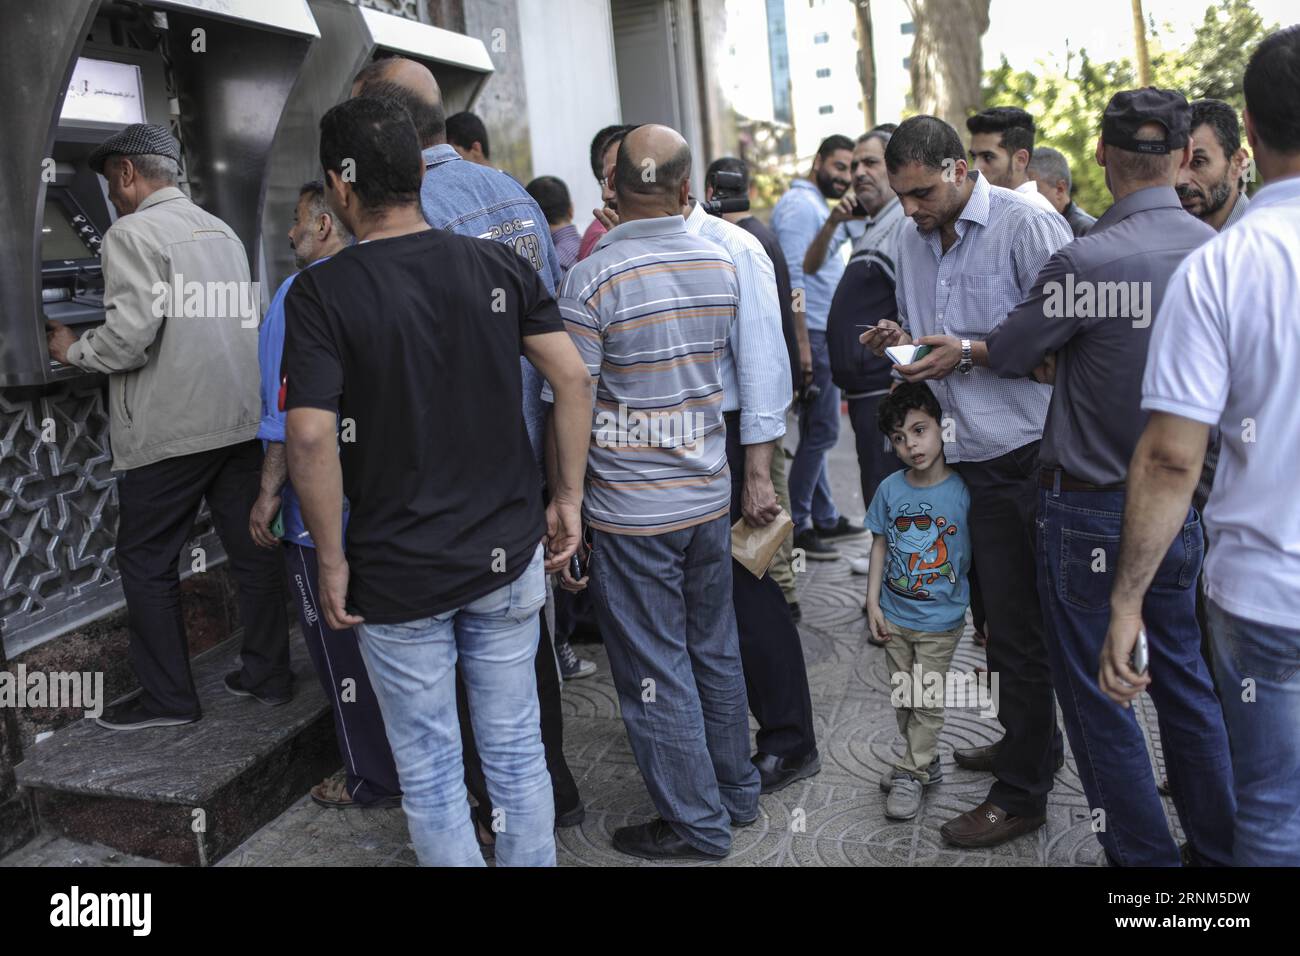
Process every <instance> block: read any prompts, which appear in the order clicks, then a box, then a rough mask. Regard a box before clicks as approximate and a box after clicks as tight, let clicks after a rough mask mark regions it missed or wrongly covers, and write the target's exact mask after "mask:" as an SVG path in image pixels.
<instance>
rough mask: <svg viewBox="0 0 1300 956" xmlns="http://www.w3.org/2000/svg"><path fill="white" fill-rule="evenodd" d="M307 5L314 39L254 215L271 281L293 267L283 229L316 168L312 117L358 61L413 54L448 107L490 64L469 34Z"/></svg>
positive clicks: (348, 85)
mask: <svg viewBox="0 0 1300 956" xmlns="http://www.w3.org/2000/svg"><path fill="white" fill-rule="evenodd" d="M309 5H310V7H311V12H312V14H313V16H314V17H315V20H316V23H317V25H318V27H319V28H320V35H321V39H320V42H319V43H317V44H315V46H313V48H312V50H311V52H310V53H309V54H308V56H307V60H306V62H305V63H304V64H303V69H302V74H301V76H300V78H299V80H298V83H297V85H296V86H295V87H294V89H293V93H292V94H291V95H290V97H289V102H288V105H287V106H286V107H285V110H284V117H283V119H282V120H281V121H280V129H279V130H278V131H277V133H276V136H275V146H274V149H273V152H272V156H271V167H270V177H269V182H268V187H267V197H266V207H265V210H264V212H263V219H262V228H263V235H264V236H265V237H266V243H267V244H266V246H264V247H263V250H262V252H263V255H264V256H265V262H266V278H267V280H268V282H274V283H279V282H282V281H283V280H284V279H286V278H288V276H290V275H291V274H292V273H293V272H294V263H293V251H292V250H291V249H290V248H289V243H288V239H287V238H286V233H287V232H288V230H289V226H290V225H292V223H293V215H294V208H295V206H296V205H297V203H298V190H299V187H301V186H302V184H303V183H305V182H308V181H310V180H313V179H319V178H320V175H321V170H320V118H321V117H322V116H324V115H325V113H326V112H327V111H328V110H329V108H330V107H332V106H334V105H335V104H337V103H340V102H342V101H343V100H344V99H346V98H347V96H348V94H349V93H350V92H351V89H352V80H353V78H354V77H355V76H356V75H357V73H358V72H360V70H361V68H362V67H363V66H365V65H366V64H367V63H369V62H370V61H371V60H374V59H377V58H379V57H383V56H391V55H394V54H397V55H400V56H405V57H409V58H410V59H412V60H418V61H420V62H421V63H423V64H424V65H425V66H427V67H428V68H429V69H430V71H432V73H433V75H434V76H435V77H436V78H437V80H438V85H439V86H440V87H441V88H442V98H443V103H444V105H445V106H446V109H447V114H448V115H451V114H452V113H457V112H459V111H461V110H465V109H469V108H470V107H471V106H472V105H473V103H474V101H475V99H477V98H478V95H479V92H480V91H481V90H482V88H483V84H484V83H486V82H487V79H488V77H489V76H491V75H492V73H493V70H494V67H493V65H492V58H491V57H490V56H488V52H487V48H486V47H485V46H484V45H483V42H482V41H481V40H478V39H475V38H474V37H469V36H465V35H464V34H461V33H454V32H452V31H451V30H443V29H440V28H438V27H434V26H429V25H428V24H425V23H418V22H416V21H414V20H407V19H405V18H403V17H398V16H393V15H392V14H388V13H381V12H379V11H378V10H371V9H370V8H368V7H358V6H355V5H353V4H351V3H348V2H347V0H309Z"/></svg>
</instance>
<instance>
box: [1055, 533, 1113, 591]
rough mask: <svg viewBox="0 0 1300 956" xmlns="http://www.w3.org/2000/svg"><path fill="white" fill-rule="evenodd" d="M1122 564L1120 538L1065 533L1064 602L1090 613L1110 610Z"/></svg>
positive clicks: (1061, 587)
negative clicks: (1116, 573)
mask: <svg viewBox="0 0 1300 956" xmlns="http://www.w3.org/2000/svg"><path fill="white" fill-rule="evenodd" d="M1118 563H1119V535H1117V534H1116V535H1110V534H1094V533H1091V532H1087V531H1070V530H1068V529H1066V530H1063V531H1062V532H1061V584H1060V588H1059V592H1060V596H1061V600H1063V601H1066V602H1067V603H1069V604H1073V605H1074V606H1075V607H1079V608H1084V609H1086V610H1089V611H1102V610H1105V609H1106V608H1108V607H1109V606H1110V588H1111V583H1112V582H1113V581H1114V576H1113V575H1114V571H1115V566H1116V565H1117V564H1118Z"/></svg>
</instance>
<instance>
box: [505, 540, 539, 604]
mask: <svg viewBox="0 0 1300 956" xmlns="http://www.w3.org/2000/svg"><path fill="white" fill-rule="evenodd" d="M543 565H544V561H543V557H542V546H541V545H540V544H539V545H538V546H537V550H536V551H534V552H533V556H532V558H531V559H530V560H529V562H528V567H527V568H525V569H524V573H523V574H521V575H519V577H517V578H515V580H514V582H513V583H512V584H511V585H510V616H511V617H513V618H516V619H517V620H524V619H526V618H528V617H529V616H530V615H532V614H535V613H537V611H538V609H540V608H541V606H542V605H543V604H545V603H546V571H545V569H544V567H543Z"/></svg>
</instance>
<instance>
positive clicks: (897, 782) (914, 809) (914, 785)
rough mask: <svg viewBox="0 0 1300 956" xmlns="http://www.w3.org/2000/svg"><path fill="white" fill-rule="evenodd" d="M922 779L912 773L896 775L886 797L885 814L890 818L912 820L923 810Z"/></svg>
mask: <svg viewBox="0 0 1300 956" xmlns="http://www.w3.org/2000/svg"><path fill="white" fill-rule="evenodd" d="M921 790H922V787H921V781H920V780H917V779H916V778H915V777H913V776H912V775H911V774H910V773H898V774H895V775H894V783H893V786H891V787H890V788H889V796H888V797H886V798H885V816H886V817H888V818H889V819H890V820H911V819H912V818H913V817H915V816H916V815H917V814H918V813H920V812H921Z"/></svg>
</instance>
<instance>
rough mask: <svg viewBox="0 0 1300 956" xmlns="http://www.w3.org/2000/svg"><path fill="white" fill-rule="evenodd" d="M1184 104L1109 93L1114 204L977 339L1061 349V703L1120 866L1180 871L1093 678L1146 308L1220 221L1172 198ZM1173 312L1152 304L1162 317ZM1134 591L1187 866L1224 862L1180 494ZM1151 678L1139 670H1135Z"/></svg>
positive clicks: (1056, 581) (1222, 806)
mask: <svg viewBox="0 0 1300 956" xmlns="http://www.w3.org/2000/svg"><path fill="white" fill-rule="evenodd" d="M1190 124H1191V108H1190V107H1189V106H1188V103H1187V100H1186V99H1184V97H1183V96H1182V94H1181V93H1175V92H1172V91H1170V90H1159V89H1154V88H1151V87H1147V88H1146V89H1141V90H1126V91H1124V92H1121V93H1117V94H1115V96H1114V97H1113V98H1112V99H1111V101H1110V104H1109V105H1108V106H1107V107H1106V111H1105V114H1104V115H1103V117H1102V131H1101V138H1100V140H1099V141H1098V142H1097V154H1096V155H1097V163H1098V165H1100V166H1103V167H1104V168H1105V170H1106V186H1107V188H1108V189H1109V190H1110V192H1111V195H1112V196H1114V198H1115V204H1114V205H1113V206H1111V207H1110V209H1109V210H1107V212H1106V214H1105V215H1104V216H1102V217H1101V218H1100V219H1098V220H1097V222H1096V224H1095V225H1094V226H1093V227H1092V228H1091V229H1090V230H1089V232H1088V234H1087V235H1086V236H1084V237H1083V238H1080V239H1076V240H1075V241H1074V242H1072V243H1070V244H1069V245H1067V246H1065V247H1063V248H1061V249H1059V250H1057V252H1056V254H1055V255H1054V256H1052V258H1051V259H1049V260H1048V261H1047V264H1046V265H1045V266H1044V267H1043V271H1042V272H1041V273H1039V275H1038V280H1037V282H1036V283H1035V286H1034V289H1033V291H1032V292H1031V293H1030V295H1029V297H1028V298H1027V299H1026V300H1025V301H1024V302H1022V303H1021V304H1020V306H1019V307H1018V308H1016V310H1015V311H1013V312H1012V313H1011V314H1010V315H1009V316H1008V317H1007V319H1006V321H1004V322H1003V323H1002V324H1001V325H1000V326H999V327H998V328H996V329H994V330H993V332H992V334H991V335H990V336H989V338H988V342H987V361H988V364H989V367H990V368H992V369H993V371H995V372H997V373H998V374H999V375H1001V376H1003V377H1007V378H1010V377H1017V376H1023V377H1028V376H1029V375H1031V374H1032V373H1033V371H1034V369H1035V368H1037V367H1038V366H1040V365H1042V364H1043V361H1044V356H1047V355H1051V356H1055V388H1054V390H1053V393H1052V400H1051V404H1050V406H1049V407H1048V412H1047V424H1046V426H1045V427H1044V429H1043V442H1042V445H1041V446H1040V448H1039V453H1038V454H1039V468H1040V472H1039V491H1038V524H1039V541H1038V588H1039V594H1040V597H1041V600H1042V607H1043V617H1044V621H1045V624H1046V628H1047V650H1048V656H1049V658H1050V660H1051V667H1052V679H1053V683H1054V684H1055V686H1056V699H1057V700H1058V701H1059V702H1060V705H1061V712H1062V714H1063V715H1064V717H1065V729H1066V733H1067V734H1068V735H1069V738H1070V748H1071V750H1072V751H1073V752H1074V756H1075V760H1076V761H1077V764H1078V769H1079V779H1080V781H1081V782H1082V783H1083V789H1084V792H1085V793H1086V794H1087V795H1088V805H1089V806H1090V807H1092V808H1093V811H1094V813H1095V812H1096V811H1097V810H1101V811H1102V812H1103V813H1104V817H1102V818H1100V819H1101V820H1102V821H1103V822H1104V826H1101V827H1100V828H1097V827H1094V829H1096V830H1097V837H1098V839H1099V840H1100V841H1101V845H1102V847H1103V848H1104V849H1105V852H1106V855H1107V857H1108V858H1109V859H1110V861H1111V862H1112V863H1113V864H1115V865H1117V866H1177V865H1179V863H1180V860H1181V859H1183V857H1182V856H1181V855H1180V851H1179V847H1178V846H1177V844H1176V843H1175V842H1174V839H1173V837H1172V836H1171V835H1170V830H1169V825H1168V822H1167V821H1166V819H1165V813H1164V806H1163V804H1162V801H1161V799H1160V796H1159V794H1158V793H1157V792H1156V783H1155V778H1154V776H1153V775H1152V770H1151V765H1150V761H1149V759H1148V757H1147V748H1146V744H1145V742H1144V741H1143V737H1142V730H1141V728H1140V727H1139V726H1138V723H1137V720H1136V718H1135V716H1134V713H1133V711H1132V709H1130V708H1122V707H1120V706H1118V705H1117V704H1116V703H1115V702H1114V701H1113V700H1111V699H1110V698H1109V697H1108V696H1107V695H1106V694H1105V693H1104V692H1103V688H1102V687H1100V686H1098V682H1097V667H1098V661H1099V659H1100V658H1101V655H1102V648H1103V645H1104V644H1105V642H1106V632H1107V627H1108V625H1109V623H1110V618H1111V610H1110V596H1111V590H1112V587H1113V585H1114V583H1115V574H1116V571H1117V569H1118V567H1119V563H1120V562H1119V542H1120V530H1121V527H1122V525H1123V516H1124V504H1125V501H1126V499H1127V489H1126V483H1127V481H1128V471H1129V462H1130V460H1131V459H1132V458H1133V452H1134V449H1135V448H1136V447H1137V444H1138V436H1139V435H1141V434H1142V428H1143V426H1144V425H1145V423H1146V420H1147V417H1148V416H1147V413H1146V412H1144V411H1142V407H1141V404H1142V373H1143V369H1144V368H1145V365H1146V359H1147V347H1148V344H1149V342H1150V341H1151V336H1152V333H1153V331H1154V328H1153V319H1154V317H1155V316H1156V313H1157V312H1158V311H1159V309H1160V304H1161V302H1162V300H1163V299H1164V295H1165V289H1166V287H1167V286H1168V285H1169V282H1170V279H1171V277H1172V276H1173V274H1174V272H1175V270H1177V269H1178V267H1179V265H1180V264H1181V263H1182V261H1183V260H1184V259H1185V258H1186V257H1187V256H1188V255H1189V254H1190V253H1191V252H1192V251H1193V250H1194V249H1196V248H1197V247H1198V246H1200V245H1202V244H1203V243H1205V242H1207V241H1209V240H1210V239H1213V238H1214V235H1215V232H1214V230H1213V229H1212V228H1210V227H1209V226H1208V225H1206V224H1205V223H1203V222H1201V221H1200V220H1199V219H1197V218H1196V217H1194V216H1190V215H1188V214H1187V213H1186V212H1185V211H1184V210H1183V208H1182V206H1181V204H1180V202H1179V199H1178V194H1177V193H1176V192H1175V191H1174V186H1175V184H1176V183H1177V181H1178V176H1179V171H1180V170H1185V169H1186V167H1187V165H1188V163H1190V162H1191V157H1192V149H1191V146H1190V145H1189V140H1190V136H1189V127H1190ZM1173 318H1174V317H1173V316H1167V317H1162V321H1169V320H1171V319H1173ZM1184 512H1185V514H1184V515H1183V520H1182V523H1181V529H1182V530H1181V533H1180V534H1178V535H1176V536H1175V537H1174V541H1173V544H1172V545H1171V546H1169V547H1168V549H1167V551H1166V552H1165V554H1164V556H1163V559H1162V560H1161V562H1160V568H1159V571H1158V572H1157V573H1156V576H1155V581H1154V586H1153V587H1152V588H1151V590H1150V591H1149V592H1148V593H1147V594H1146V597H1145V599H1144V600H1143V602H1142V620H1143V621H1144V622H1145V625H1146V634H1147V642H1148V649H1149V651H1148V657H1149V659H1150V664H1149V671H1150V673H1151V675H1152V679H1151V683H1150V687H1149V688H1148V690H1149V691H1150V694H1151V698H1152V700H1153V701H1154V703H1155V706H1156V709H1157V710H1158V711H1159V714H1160V733H1161V745H1162V747H1163V749H1164V755H1165V764H1166V767H1167V768H1168V772H1169V786H1170V788H1171V790H1172V791H1173V795H1174V802H1175V804H1176V805H1177V807H1178V817H1179V820H1180V822H1181V823H1182V826H1183V830H1184V832H1185V833H1186V834H1187V838H1188V850H1187V857H1188V858H1190V859H1191V860H1194V861H1195V862H1197V863H1201V864H1206V865H1214V866H1227V865H1229V864H1230V863H1231V862H1232V821H1233V814H1234V807H1235V800H1234V798H1233V778H1232V765H1231V763H1230V761H1229V755H1228V738H1227V732H1226V730H1225V729H1224V722H1223V713H1222V710H1221V708H1220V705H1219V700H1218V697H1217V696H1216V695H1215V692H1214V685H1213V683H1212V682H1211V677H1210V673H1209V669H1208V668H1207V667H1206V664H1205V661H1204V660H1203V659H1202V656H1201V652H1200V648H1201V635H1200V629H1199V628H1198V626H1197V622H1196V579H1197V573H1198V571H1199V569H1200V566H1201V558H1202V554H1203V550H1204V549H1203V544H1202V536H1201V523H1200V517H1199V515H1198V514H1197V512H1196V511H1195V510H1194V509H1191V508H1187V507H1186V506H1184ZM1134 669H1135V671H1137V672H1141V673H1142V674H1143V676H1144V677H1145V674H1146V671H1147V669H1148V668H1147V667H1145V666H1143V665H1140V664H1139V665H1135V668H1134Z"/></svg>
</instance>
